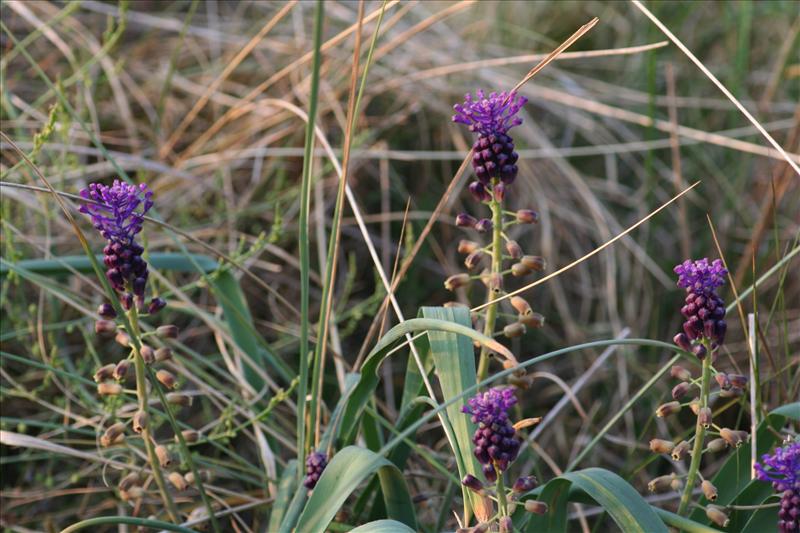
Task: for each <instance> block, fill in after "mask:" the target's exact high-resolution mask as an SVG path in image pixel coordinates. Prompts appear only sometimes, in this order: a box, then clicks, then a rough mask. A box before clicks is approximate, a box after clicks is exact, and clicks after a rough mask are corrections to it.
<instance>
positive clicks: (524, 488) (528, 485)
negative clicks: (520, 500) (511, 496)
mask: <svg viewBox="0 0 800 533" xmlns="http://www.w3.org/2000/svg"><path fill="white" fill-rule="evenodd" d="M537 484H538V483H537V481H536V478H535V477H534V476H522V477H521V478H519V479H517V480H516V481H515V482H514V485H513V486H512V487H511V490H513V491H514V492H516V493H517V494H523V493H525V492H530V491H532V490H533V489H535V488H536V485H537Z"/></svg>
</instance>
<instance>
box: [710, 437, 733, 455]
mask: <svg viewBox="0 0 800 533" xmlns="http://www.w3.org/2000/svg"><path fill="white" fill-rule="evenodd" d="M727 447H728V442H727V441H726V440H725V439H723V438H718V439H713V440H711V441H709V443H708V446H707V448H706V449H707V450H708V451H710V452H712V453H717V452H721V451H722V450H724V449H725V448H727Z"/></svg>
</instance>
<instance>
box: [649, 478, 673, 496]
mask: <svg viewBox="0 0 800 533" xmlns="http://www.w3.org/2000/svg"><path fill="white" fill-rule="evenodd" d="M673 479H675V474H667V475H666V476H659V477H657V478H655V479H651V480H650V482H649V483H648V484H647V490H649V491H650V492H663V491H665V490H667V489H669V487H670V483H672V480H673Z"/></svg>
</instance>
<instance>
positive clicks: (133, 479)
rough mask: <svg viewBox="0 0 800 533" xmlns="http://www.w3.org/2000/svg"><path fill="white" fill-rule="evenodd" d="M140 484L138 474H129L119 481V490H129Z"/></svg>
mask: <svg viewBox="0 0 800 533" xmlns="http://www.w3.org/2000/svg"><path fill="white" fill-rule="evenodd" d="M141 482H142V480H141V479H140V478H139V473H138V472H131V473H130V474H128V475H127V476H125V477H124V478H122V479H120V480H119V485H118V487H119V490H130V489H131V487H134V486H137V485H139V484H140V483H141Z"/></svg>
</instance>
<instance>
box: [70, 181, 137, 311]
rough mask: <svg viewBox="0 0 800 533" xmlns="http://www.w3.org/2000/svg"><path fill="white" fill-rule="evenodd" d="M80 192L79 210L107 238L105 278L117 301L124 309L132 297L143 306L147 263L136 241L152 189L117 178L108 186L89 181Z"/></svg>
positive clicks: (104, 250) (104, 259) (127, 306)
mask: <svg viewBox="0 0 800 533" xmlns="http://www.w3.org/2000/svg"><path fill="white" fill-rule="evenodd" d="M80 195H81V197H82V198H84V199H85V200H89V201H91V202H88V201H87V202H86V203H84V204H82V205H81V207H80V211H81V212H82V213H86V214H87V215H89V216H90V217H91V219H92V224H93V225H94V227H95V228H96V229H97V231H99V232H100V234H101V235H102V236H103V237H104V238H106V239H107V240H108V244H107V245H106V247H105V248H103V254H104V257H103V263H104V264H105V265H106V268H107V270H106V278H108V281H109V283H111V286H112V287H113V289H114V290H115V291H117V292H119V293H120V301H121V302H122V305H123V307H124V308H125V309H126V310H127V309H130V307H131V306H132V305H133V300H134V299H133V297H132V296H131V293H133V295H135V301H136V304H137V306H138V307H139V308H142V307H144V290H145V285H146V283H147V275H148V272H147V263H146V262H145V260H144V259H142V253H144V248H142V247H141V246H139V244H137V243H136V241H135V240H134V238H135V237H136V234H137V233H139V232H140V231H142V224H144V215H145V213H147V211H148V210H149V209H150V208H151V207H153V199H152V197H153V192H152V191H151V190H150V189H148V188H147V185H145V184H144V183H142V184H140V185H138V186H136V185H128V184H127V183H123V182H121V181H119V180H114V183H113V184H112V185H111V186H110V187H109V186H108V185H103V184H102V183H91V184H89V187H88V188H86V189H83V190H82V191H81V192H80Z"/></svg>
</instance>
